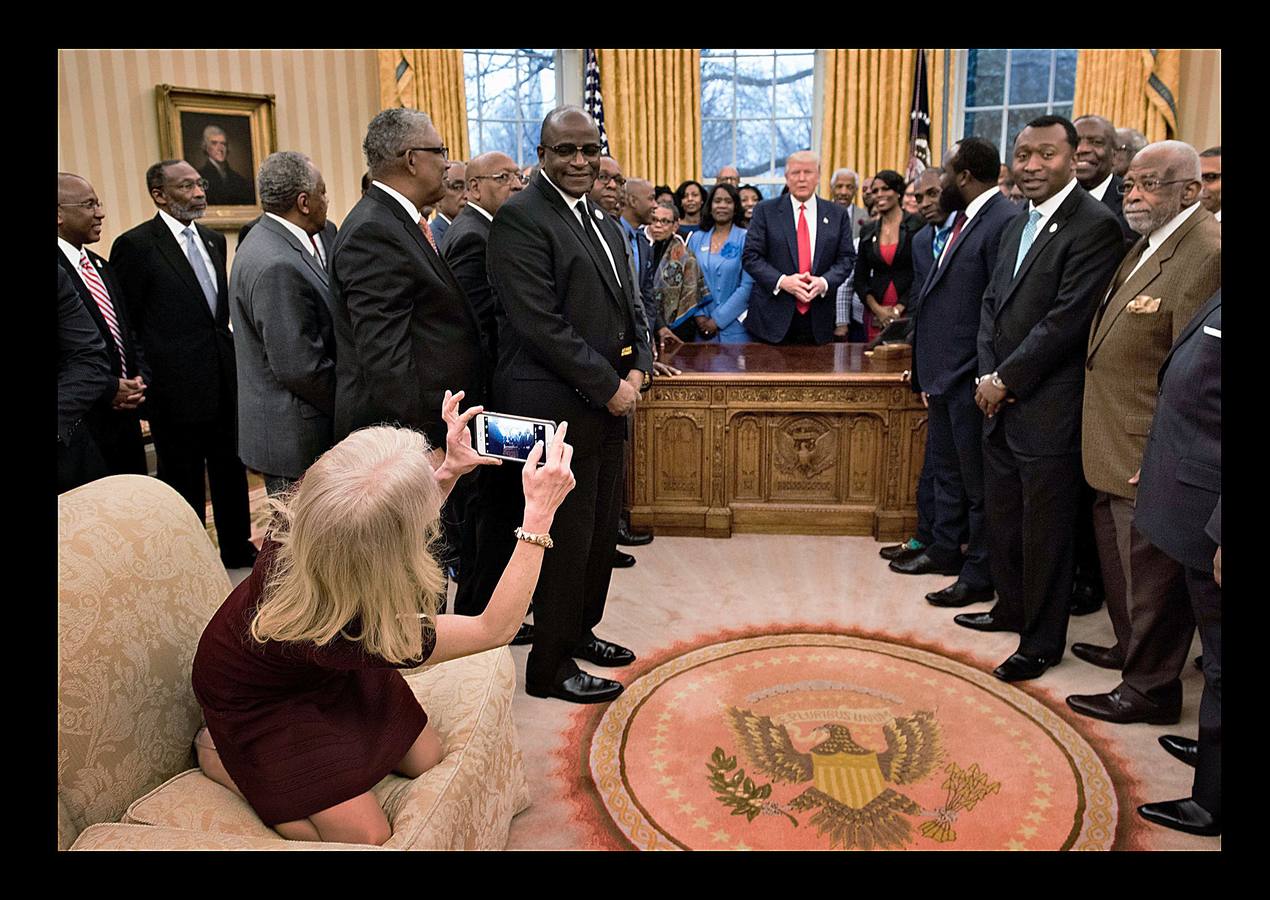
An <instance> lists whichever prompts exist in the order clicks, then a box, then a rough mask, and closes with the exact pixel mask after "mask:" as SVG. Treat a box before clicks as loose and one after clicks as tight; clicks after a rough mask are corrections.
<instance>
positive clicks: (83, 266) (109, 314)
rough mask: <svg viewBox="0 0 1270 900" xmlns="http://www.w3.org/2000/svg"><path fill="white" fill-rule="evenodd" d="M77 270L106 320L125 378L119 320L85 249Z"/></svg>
mask: <svg viewBox="0 0 1270 900" xmlns="http://www.w3.org/2000/svg"><path fill="white" fill-rule="evenodd" d="M79 271H80V274H82V275H83V276H84V284H85V285H87V286H88V293H90V294H92V295H93V299H94V300H96V301H97V309H99V310H100V311H101V317H102V318H103V319H105V320H106V327H107V328H109V329H110V336H111V337H112V338H114V339H115V349H116V350H118V351H119V377H120V378H127V377H128V362H127V360H126V359H124V354H123V336H122V334H121V333H120V331H119V320H118V319H117V318H116V317H115V305H114V304H113V303H111V302H110V294H108V293H106V285H105V283H104V282H103V281H102V280H101V276H100V275H98V274H97V268H96V267H95V266H94V265H93V264H92V261H91V260H89V258H88V251H87V250H81V251H80V252H79Z"/></svg>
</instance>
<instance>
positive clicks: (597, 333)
mask: <svg viewBox="0 0 1270 900" xmlns="http://www.w3.org/2000/svg"><path fill="white" fill-rule="evenodd" d="M587 208H588V209H589V210H590V211H591V213H592V216H593V218H596V217H595V214H596V213H597V212H598V213H599V216H598V218H596V221H597V223H599V224H601V225H603V223H604V221H605V220H606V219H607V214H605V213H604V212H602V211H599V210H597V208H596V207H594V206H593V205H592V204H591V203H590V202H589V201H588V204H587ZM600 233H601V235H602V236H603V239H604V240H605V242H606V243H607V245H608V249H609V252H610V253H611V254H612V256H613V261H614V263H616V265H617V268H618V271H619V272H625V275H624V276H623V278H622V280H621V281H619V280H618V278H616V277H615V276H614V272H613V266H611V265H610V264H609V260H608V258H607V257H606V256H605V254H604V252H603V251H602V250H601V249H599V248H598V247H596V246H594V245H593V244H592V243H591V241H590V240H589V239H588V238H587V237H586V235H585V233H584V232H583V230H582V224H581V223H580V222H579V221H578V218H577V216H576V215H575V214H574V212H573V210H571V209H570V208H569V207H568V206H566V205H565V202H564V200H563V198H562V197H561V196H560V194H559V193H558V192H557V191H556V189H555V188H554V187H552V186H551V184H550V182H548V181H547V180H546V178H545V177H544V176H543V174H542V173H541V172H540V173H538V174H537V175H535V176H534V179H533V181H531V182H530V184H529V186H528V187H527V188H526V189H525V190H523V191H520V192H518V193H515V194H513V195H512V196H511V197H510V198H508V200H507V202H506V203H504V204H503V206H502V208H500V209H499V211H498V214H497V215H496V216H494V223H493V225H492V227H491V228H490V236H489V250H488V255H487V260H488V267H489V276H490V282H491V284H492V285H493V288H494V291H495V293H496V294H497V296H498V299H499V302H500V304H501V307H502V310H503V319H502V320H500V322H499V335H498V341H499V352H498V369H497V371H496V372H495V376H494V400H495V402H497V403H500V404H504V405H505V408H503V409H500V411H505V412H512V413H514V412H516V410H517V407H519V406H520V405H521V404H522V403H524V402H526V400H530V401H531V402H533V401H538V400H541V397H538V396H536V395H538V394H540V393H541V392H542V391H544V390H547V391H550V392H552V393H553V395H555V396H556V397H558V398H559V400H560V402H559V403H558V407H559V408H560V410H561V413H562V414H572V413H571V407H574V406H576V405H578V404H581V405H582V406H583V407H584V408H586V409H590V410H599V411H605V407H606V405H607V404H608V401H609V399H610V398H611V397H612V396H613V395H614V394H615V393H617V388H618V382H619V381H620V380H621V379H622V378H623V377H625V376H626V375H627V374H628V373H629V372H630V371H631V369H640V370H641V371H643V372H645V373H647V372H649V371H650V370H651V369H652V351H651V348H650V346H649V343H648V336H647V333H646V331H645V330H644V329H643V328H641V327H639V326H638V323H639V322H641V321H642V319H643V317H642V316H637V315H636V312H635V308H634V295H633V293H632V291H631V287H630V283H629V282H630V272H629V269H628V268H627V266H626V254H625V251H624V250H623V248H622V238H621V236H620V235H619V234H618V233H617V231H616V229H615V228H606V227H601V228H600ZM623 350H626V352H625V353H623ZM551 385H555V386H557V387H555V388H553V387H551ZM604 414H605V415H607V412H606V411H605V412H604Z"/></svg>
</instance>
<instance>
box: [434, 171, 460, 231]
mask: <svg viewBox="0 0 1270 900" xmlns="http://www.w3.org/2000/svg"><path fill="white" fill-rule="evenodd" d="M441 184H442V185H443V186H444V187H445V194H444V196H442V197H441V199H440V200H438V201H437V207H436V208H437V214H436V217H435V218H433V220H432V239H433V240H435V241H436V242H437V246H438V247H440V246H441V242H442V241H444V240H445V233H446V231H447V230H448V229H449V227H450V224H451V223H452V222H453V221H454V217H455V216H457V215H458V214H459V213H461V212H462V211H463V208H464V207H465V206H466V205H467V166H466V165H465V164H464V163H463V162H462V161H461V160H457V159H452V160H450V162H449V164H448V165H447V166H446V167H445V177H444V178H443V179H442V181H441Z"/></svg>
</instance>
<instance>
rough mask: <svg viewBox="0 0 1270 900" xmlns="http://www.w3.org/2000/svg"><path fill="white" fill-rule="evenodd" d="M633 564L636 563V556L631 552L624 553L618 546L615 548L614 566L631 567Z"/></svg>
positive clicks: (620, 567)
mask: <svg viewBox="0 0 1270 900" xmlns="http://www.w3.org/2000/svg"><path fill="white" fill-rule="evenodd" d="M633 565H635V557H633V556H631V555H630V554H629V553H623V552H622V551H621V550H618V549H617V548H616V547H614V548H613V568H615V569H629V568H630V567H631V566H633Z"/></svg>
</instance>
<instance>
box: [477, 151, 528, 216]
mask: <svg viewBox="0 0 1270 900" xmlns="http://www.w3.org/2000/svg"><path fill="white" fill-rule="evenodd" d="M522 188H524V183H523V182H522V181H521V176H520V166H518V165H516V160H514V159H512V158H511V157H510V156H508V155H507V154H506V153H499V152H498V151H497V150H491V151H490V152H489V153H482V154H481V155H480V156H478V157H476V158H475V159H473V160H472V161H471V162H469V163H468V164H467V199H468V202H469V203H475V204H476V205H477V206H479V207H480V208H481V209H483V210H485V211H486V212H487V213H489V214H490V215H491V216H492V215H494V213H496V212H498V210H499V209H500V208H501V207H502V205H503V204H504V203H506V202H507V198H508V197H510V196H511V195H512V194H514V193H516V192H517V191H519V190H521V189H522Z"/></svg>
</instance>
